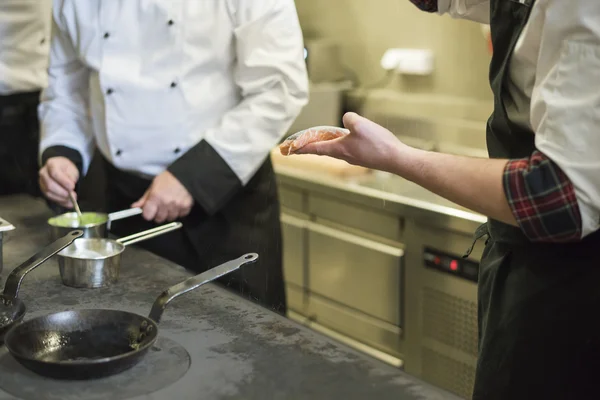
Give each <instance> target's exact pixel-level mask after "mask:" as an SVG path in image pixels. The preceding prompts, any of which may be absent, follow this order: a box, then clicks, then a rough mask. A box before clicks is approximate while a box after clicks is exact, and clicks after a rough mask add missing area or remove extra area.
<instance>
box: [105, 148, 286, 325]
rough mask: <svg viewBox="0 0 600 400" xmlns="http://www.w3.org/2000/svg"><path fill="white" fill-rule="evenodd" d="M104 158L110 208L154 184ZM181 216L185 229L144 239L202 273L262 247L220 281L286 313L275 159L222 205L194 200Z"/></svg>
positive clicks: (119, 226)
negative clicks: (213, 209) (210, 209)
mask: <svg viewBox="0 0 600 400" xmlns="http://www.w3.org/2000/svg"><path fill="white" fill-rule="evenodd" d="M104 164H105V168H106V182H107V202H108V208H109V210H110V211H118V210H123V209H127V208H129V207H131V204H132V203H133V202H135V201H137V200H138V199H139V198H140V197H141V196H142V195H143V194H144V192H145V191H146V189H147V188H148V187H149V186H150V183H151V181H149V180H146V179H143V178H140V177H139V176H136V175H132V174H130V173H126V172H123V171H121V170H118V169H117V168H115V167H114V166H112V165H111V164H110V163H109V162H108V161H106V160H104ZM181 222H182V223H183V228H182V229H180V230H178V231H174V232H170V233H167V234H165V235H163V236H158V237H156V238H153V239H150V240H148V241H144V242H141V243H140V244H139V245H140V246H142V247H144V248H145V249H147V250H149V251H151V252H153V253H155V254H157V255H159V256H162V257H164V258H166V259H168V260H170V261H173V262H175V263H177V264H179V265H181V266H184V267H185V268H187V269H189V270H191V271H194V272H198V273H200V272H203V271H205V270H207V269H210V268H212V267H215V266H217V265H219V264H221V263H223V262H225V261H229V260H231V259H234V258H238V257H240V256H241V255H243V254H245V253H249V252H255V253H258V254H259V260H258V261H257V262H256V263H255V264H253V265H250V266H247V267H244V268H241V269H240V270H238V271H236V272H233V273H231V274H229V275H226V276H225V277H223V278H222V279H221V280H220V281H219V283H220V284H222V285H224V286H225V287H227V288H229V289H231V290H233V291H235V292H237V293H239V294H240V295H242V296H244V297H245V298H247V299H250V300H253V301H255V302H257V303H259V304H261V305H263V306H265V307H267V308H269V309H272V310H274V311H276V312H278V313H281V314H283V315H285V312H286V299H285V288H284V281H283V269H282V237H281V225H280V220H279V199H278V194H277V186H276V182H275V174H274V171H273V166H272V164H271V161H270V159H269V160H267V161H266V162H265V163H264V164H263V165H262V167H261V168H260V169H259V171H258V172H257V173H256V174H255V176H254V177H253V178H252V179H251V181H250V182H249V183H248V184H247V185H246V186H245V187H244V188H243V189H242V190H241V191H240V192H239V193H238V194H237V195H236V196H235V197H234V198H233V199H232V200H231V201H229V203H228V204H225V205H224V207H223V208H222V209H221V211H219V212H218V213H216V214H215V215H207V214H206V213H205V212H204V210H203V209H202V208H201V207H199V206H195V207H194V208H193V209H192V211H191V213H190V214H189V215H188V216H187V217H185V218H183V219H182V220H181ZM155 226H156V224H154V223H151V222H147V221H145V220H144V219H143V218H141V217H140V216H136V217H131V218H128V219H124V220H120V221H115V222H114V223H113V224H112V229H111V231H112V233H114V234H116V235H117V236H120V237H122V236H126V235H129V234H131V233H135V232H139V231H142V230H145V229H150V228H152V227H155ZM149 273H151V272H150V271H149Z"/></svg>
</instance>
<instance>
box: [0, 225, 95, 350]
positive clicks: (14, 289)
mask: <svg viewBox="0 0 600 400" xmlns="http://www.w3.org/2000/svg"><path fill="white" fill-rule="evenodd" d="M82 235H83V232H82V231H72V232H70V233H68V234H67V235H66V236H64V237H62V238H60V239H58V240H56V241H54V242H53V243H52V244H50V245H48V246H47V247H45V248H44V249H42V250H41V251H39V252H38V253H37V254H35V255H34V256H32V257H31V258H29V259H28V260H27V261H25V262H24V263H23V264H21V265H19V266H18V267H17V268H15V269H13V270H12V272H11V273H10V275H9V276H8V278H7V279H6V285H5V286H4V293H3V294H2V295H0V344H1V343H2V341H3V339H4V334H5V333H6V332H8V331H9V330H10V328H11V327H13V326H14V325H15V324H18V323H19V322H21V320H22V319H23V317H24V316H25V311H26V308H25V304H24V303H23V302H22V301H21V300H20V299H19V298H18V297H17V296H18V295H19V289H20V288H21V282H23V278H25V275H27V274H28V273H30V272H31V271H33V270H34V269H36V268H37V267H39V266H40V265H42V264H43V263H44V262H46V261H47V260H48V259H49V258H50V257H52V256H53V255H55V254H56V253H58V252H59V251H61V250H62V249H64V248H65V247H67V246H68V245H70V244H71V243H73V241H74V240H75V239H77V238H79V237H81V236H82Z"/></svg>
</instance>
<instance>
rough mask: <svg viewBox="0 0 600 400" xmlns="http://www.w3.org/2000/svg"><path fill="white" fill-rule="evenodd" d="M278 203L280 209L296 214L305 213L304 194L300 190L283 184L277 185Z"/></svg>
mask: <svg viewBox="0 0 600 400" xmlns="http://www.w3.org/2000/svg"><path fill="white" fill-rule="evenodd" d="M278 188H279V202H280V203H281V206H282V207H285V208H289V209H291V210H294V211H297V212H305V205H304V204H305V201H304V193H303V192H302V190H301V189H296V188H293V187H290V186H287V185H284V184H279V185H278Z"/></svg>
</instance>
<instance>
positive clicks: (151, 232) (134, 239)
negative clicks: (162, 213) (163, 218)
mask: <svg viewBox="0 0 600 400" xmlns="http://www.w3.org/2000/svg"><path fill="white" fill-rule="evenodd" d="M182 226H183V224H182V223H181V222H171V223H170V224H166V225H161V226H157V227H156V228H152V229H148V230H145V231H143V232H138V233H134V234H133V235H129V236H125V237H122V238H120V239H117V242H119V243H121V244H122V245H123V246H129V245H130V244H134V243H138V242H141V241H143V240H148V239H152V238H153V237H156V236H160V235H162V234H164V233H167V232H171V231H175V230H177V229H179V228H181V227H182Z"/></svg>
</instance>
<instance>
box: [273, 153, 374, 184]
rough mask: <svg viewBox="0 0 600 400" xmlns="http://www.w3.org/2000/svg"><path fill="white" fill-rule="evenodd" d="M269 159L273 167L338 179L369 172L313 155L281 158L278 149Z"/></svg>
mask: <svg viewBox="0 0 600 400" xmlns="http://www.w3.org/2000/svg"><path fill="white" fill-rule="evenodd" d="M271 159H272V160H273V164H274V165H275V167H277V166H282V167H291V168H298V169H300V170H302V171H313V172H321V173H323V172H324V173H327V174H330V175H333V176H338V177H354V176H362V175H365V174H368V173H369V172H370V171H371V170H369V169H367V168H363V167H359V166H357V165H352V164H348V163H347V162H346V161H342V160H338V159H336V158H331V157H326V156H316V155H313V154H302V155H292V156H283V155H281V153H280V152H279V148H275V149H274V150H273V151H272V152H271Z"/></svg>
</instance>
